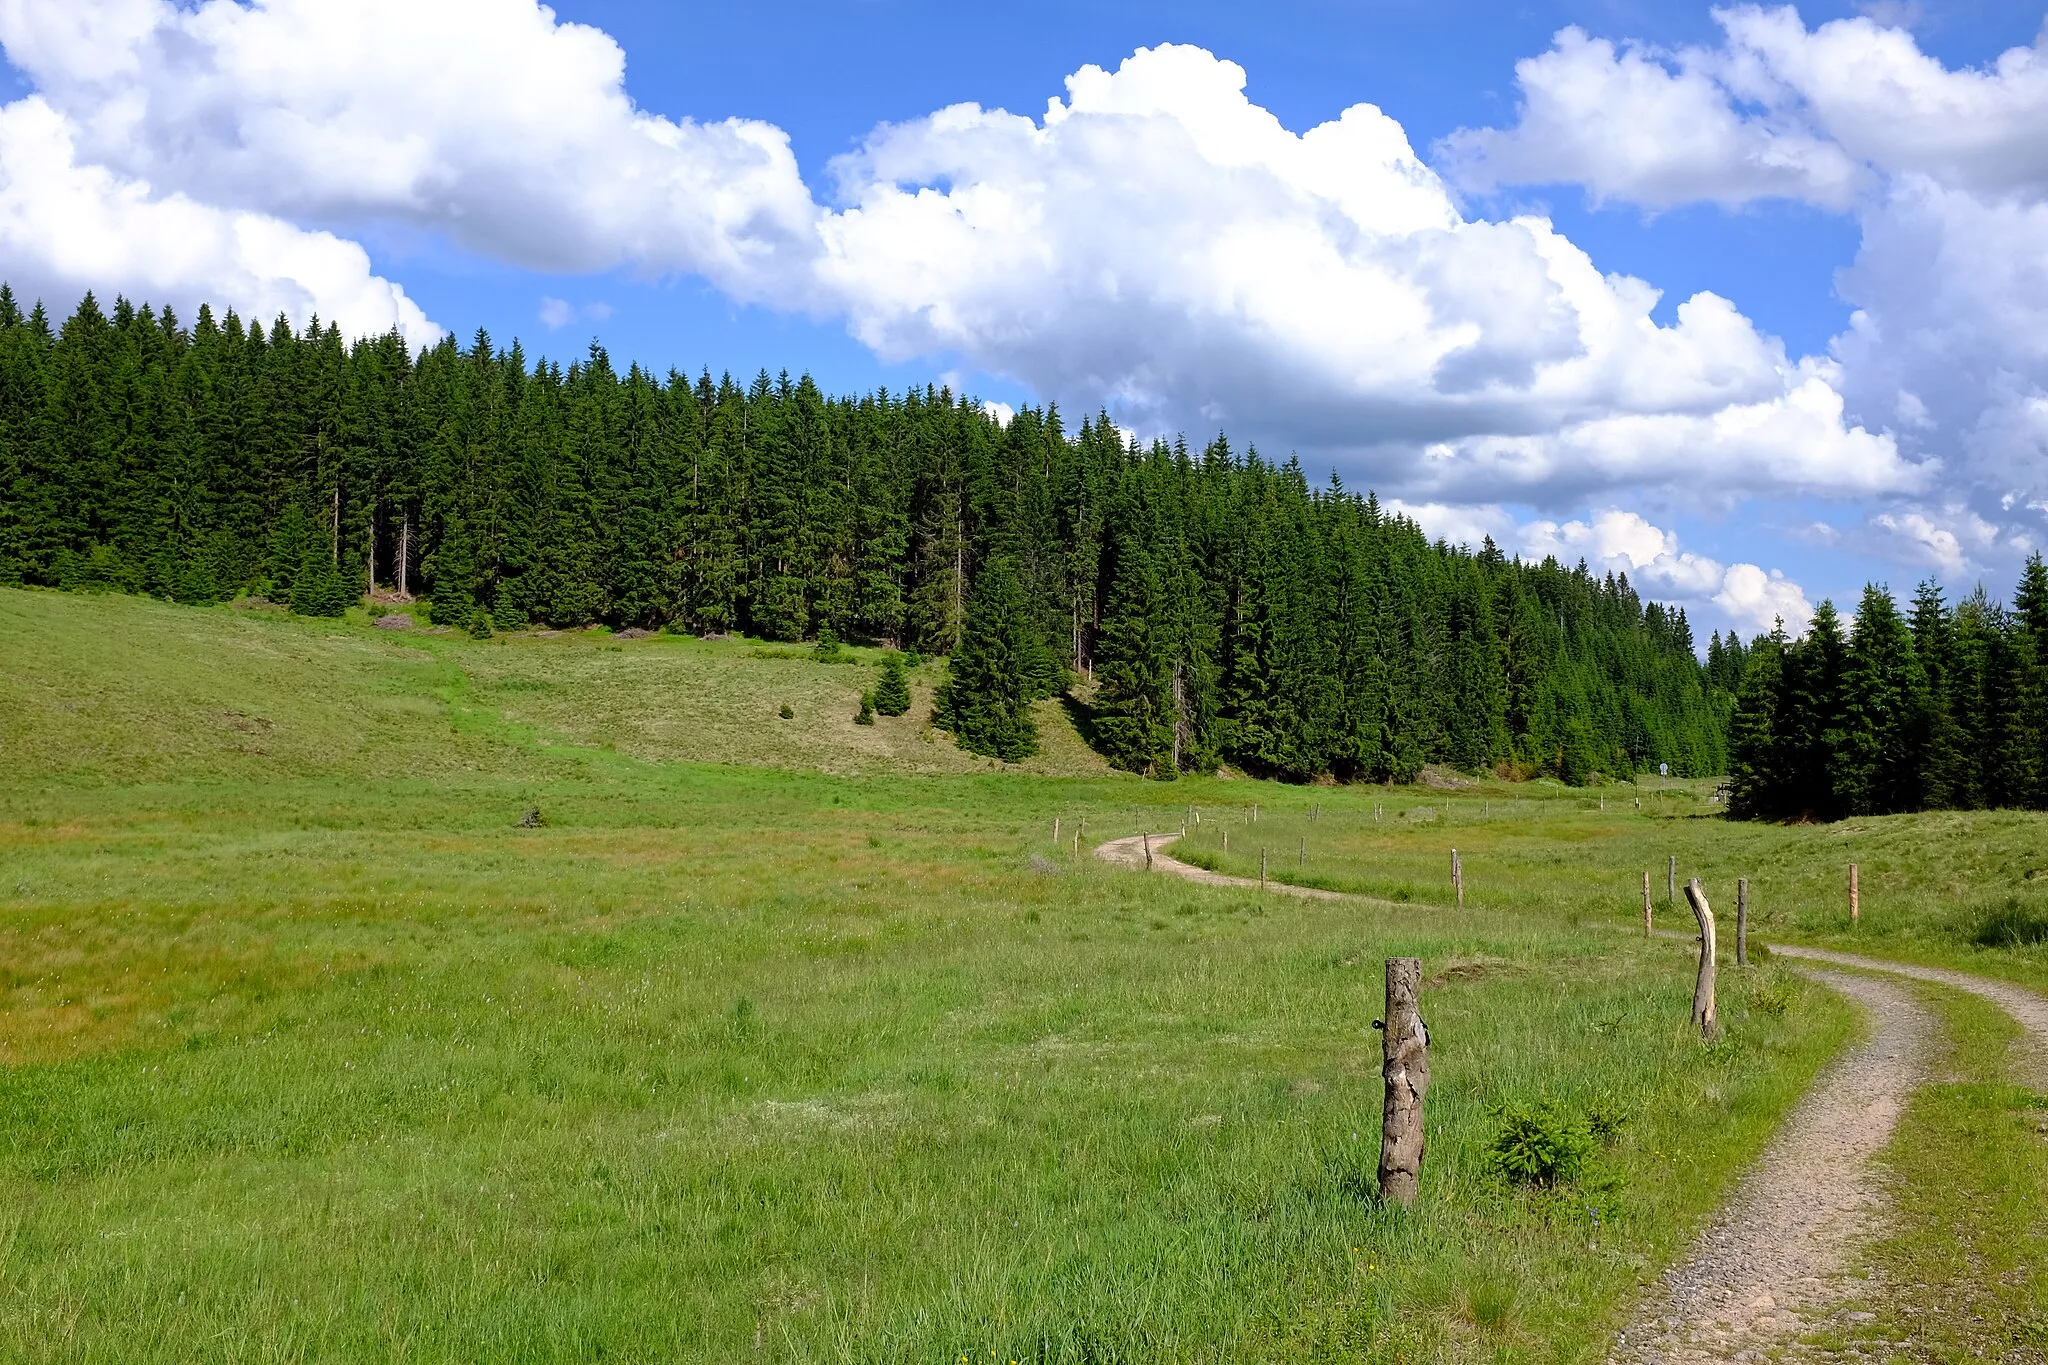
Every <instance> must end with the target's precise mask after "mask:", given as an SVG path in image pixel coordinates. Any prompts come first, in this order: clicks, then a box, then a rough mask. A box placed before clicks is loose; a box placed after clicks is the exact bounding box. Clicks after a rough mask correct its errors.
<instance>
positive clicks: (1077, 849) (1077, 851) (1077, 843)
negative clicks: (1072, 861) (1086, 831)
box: [1074, 830, 1081, 858]
mask: <svg viewBox="0 0 2048 1365" xmlns="http://www.w3.org/2000/svg"><path fill="white" fill-rule="evenodd" d="M1074 856H1075V857H1076V858H1078V857H1080V856H1081V831H1079V830H1075V831H1074Z"/></svg>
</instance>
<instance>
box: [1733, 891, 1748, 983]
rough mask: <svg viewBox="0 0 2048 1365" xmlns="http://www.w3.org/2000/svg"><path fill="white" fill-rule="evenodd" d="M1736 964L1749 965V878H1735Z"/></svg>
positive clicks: (1739, 965) (1740, 965)
mask: <svg viewBox="0 0 2048 1365" xmlns="http://www.w3.org/2000/svg"><path fill="white" fill-rule="evenodd" d="M1735 965H1736V966H1738V967H1747V966H1748V965H1749V878H1747V877H1738V878H1736V879H1735Z"/></svg>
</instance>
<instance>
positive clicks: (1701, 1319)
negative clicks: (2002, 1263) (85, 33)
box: [1609, 968, 1937, 1365]
mask: <svg viewBox="0 0 2048 1365" xmlns="http://www.w3.org/2000/svg"><path fill="white" fill-rule="evenodd" d="M1803 970H1805V971H1806V972H1807V974H1808V975H1811V976H1813V977H1814V978H1816V979H1818V980H1820V981H1823V982H1824V983H1825V984H1826V985H1827V986H1828V987H1829V988H1830V989H1832V990H1835V991H1839V992H1840V993H1841V994H1843V995H1845V996H1847V997H1848V998H1849V999H1851V1000H1853V1001H1855V1002H1856V1003H1857V1004H1858V1005H1860V1006H1861V1007H1862V1008H1863V1009H1864V1010H1865V1011H1866V1012H1867V1013H1868V1014H1869V1016H1870V1023H1871V1034H1870V1037H1869V1039H1868V1040H1867V1041H1866V1042H1864V1043H1862V1044H1859V1045H1858V1046H1856V1047H1854V1048H1852V1049H1850V1050H1849V1051H1848V1052H1847V1053H1845V1054H1843V1055H1842V1056H1841V1057H1839V1058H1837V1059H1836V1060H1835V1061H1834V1062H1833V1063H1832V1064H1831V1065H1830V1066H1829V1067H1828V1069H1827V1070H1826V1071H1824V1072H1823V1073H1821V1077H1820V1079H1819V1080H1818V1081H1816V1082H1815V1083H1814V1086H1813V1088H1812V1089H1811V1090H1809V1091H1808V1092H1807V1094H1806V1097H1805V1098H1804V1099H1802V1100H1801V1101H1800V1102H1799V1105H1798V1107H1797V1108H1796V1109H1794V1110H1793V1112H1792V1116H1791V1118H1790V1119H1788V1120H1787V1121H1786V1123H1785V1125H1784V1127H1782V1128H1781V1129H1780V1130H1779V1132H1778V1135H1777V1136H1776V1137H1775V1138H1773V1139H1772V1140H1771V1144H1770V1146H1769V1147H1768V1148H1766V1149H1765V1151H1764V1154H1763V1156H1762V1158H1761V1159H1759V1160H1758V1162H1757V1164H1756V1165H1755V1166H1754V1167H1752V1168H1751V1169H1750V1171H1749V1173H1748V1174H1747V1175H1745V1176H1744V1177H1743V1179H1742V1183H1741V1185H1740V1186H1739V1187H1738V1188H1737V1189H1736V1192H1735V1195H1734V1197H1733V1198H1731V1199H1730V1200H1729V1201H1728V1202H1727V1203H1726V1204H1725V1205H1723V1206H1722V1208H1721V1211H1720V1212H1719V1213H1717V1214H1716V1215H1715V1216H1714V1219H1713V1221H1712V1222H1711V1223H1710V1224H1709V1225H1708V1226H1707V1229H1706V1231H1705V1232H1703V1233H1701V1234H1700V1236H1699V1237H1698V1239H1696V1240H1695V1241H1694V1243H1693V1246H1692V1249H1691V1250H1690V1251H1689V1252H1687V1253H1686V1256H1685V1258H1684V1259H1683V1260H1681V1261H1680V1262H1679V1263H1678V1264H1677V1265H1675V1266H1673V1267H1672V1268H1671V1269H1670V1270H1668V1271H1666V1272H1665V1275H1664V1278H1663V1281H1662V1283H1661V1284H1659V1285H1658V1286H1657V1288H1656V1289H1654V1290H1652V1291H1651V1292H1650V1295H1649V1297H1648V1299H1647V1300H1646V1301H1645V1302H1644V1303H1643V1304H1642V1305H1641V1306H1640V1307H1639V1308H1638V1310H1637V1313H1636V1318H1635V1321H1634V1322H1633V1323H1632V1324H1631V1325H1630V1326H1629V1327H1628V1328H1626V1329H1625V1330H1624V1331H1623V1332H1622V1333H1621V1335H1620V1337H1619V1338H1618V1339H1617V1341H1616V1344H1615V1348H1614V1351H1613V1353H1612V1354H1611V1355H1610V1356H1609V1360H1610V1361H1611V1362H1614V1365H1667V1363H1668V1365H1692V1363H1693V1362H1703V1361H1723V1360H1748V1359H1763V1358H1764V1356H1765V1354H1767V1352H1768V1350H1769V1348H1770V1347H1771V1346H1772V1345H1773V1344H1774V1343H1778V1344H1783V1343H1786V1342H1789V1341H1790V1340H1791V1339H1793V1338H1796V1337H1797V1336H1798V1335H1799V1334H1800V1333H1801V1332H1802V1331H1804V1330H1806V1328H1807V1327H1808V1325H1809V1324H1810V1322H1811V1321H1812V1317H1813V1315H1814V1313H1815V1310H1819V1309H1823V1308H1825V1307H1826V1306H1827V1305H1828V1304H1830V1303H1832V1302H1835V1301H1837V1300H1839V1299H1841V1298H1842V1297H1845V1294H1844V1286H1842V1285H1841V1284H1840V1282H1839V1278H1838V1277H1839V1276H1840V1275H1841V1274H1842V1272H1843V1271H1844V1270H1845V1269H1846V1268H1847V1264H1848V1257H1849V1253H1850V1250H1851V1249H1852V1248H1853V1247H1854V1246H1855V1245H1856V1244H1857V1243H1858V1242H1861V1241H1864V1240H1866V1239H1867V1238H1869V1237H1870V1236H1871V1235H1872V1234H1874V1233H1875V1232H1876V1231H1877V1230H1878V1226H1879V1222H1880V1220H1881V1219H1882V1217H1883V1215H1884V1211H1885V1209H1886V1207H1887V1202H1888V1201H1887V1199H1886V1196H1885V1192H1884V1189H1883V1184H1882V1181H1881V1179H1880V1176H1879V1173H1878V1171H1877V1170H1876V1168H1875V1166H1874V1165H1873V1160H1872V1159H1873V1158H1874V1157H1875V1156H1876V1155H1877V1153H1878V1152H1879V1151H1881V1150H1883V1148H1884V1145H1885V1143H1886V1142H1887V1141H1888V1140H1889V1139H1890V1137H1891V1134H1892V1130H1893V1128H1894V1127H1896V1126H1897V1124H1898V1121H1899V1115H1900V1114H1901V1113H1903V1112H1904V1110H1905V1106H1906V1103H1907V1101H1908V1100H1909V1099H1911V1097H1912V1094H1913V1091H1914V1090H1916V1089H1918V1088H1919V1087H1920V1086H1921V1085H1922V1084H1923V1083H1924V1082H1925V1081H1926V1079H1927V1065H1928V1063H1927V1059H1928V1057H1929V1055H1930V1053H1931V1052H1932V1048H1933V1042H1934V1039H1935V1037H1936V1029H1937V1025H1936V1023H1935V1020H1934V1017H1933V1015H1932V1014H1930V1013H1929V1012H1928V1010H1927V1009H1926V1008H1925V1007H1924V1006H1923V1005H1921V1004H1920V1002H1919V1001H1918V1000H1917V999H1916V998H1915V997H1914V995H1913V993H1912V992H1911V991H1910V990H1909V989H1907V988H1906V987H1904V986H1901V985H1896V984H1894V983H1892V982H1889V981H1883V980H1878V979H1876V978H1872V977H1867V976H1849V975H1846V974H1844V973H1840V972H1826V971H1819V970H1815V969H1812V968H1806V969H1803Z"/></svg>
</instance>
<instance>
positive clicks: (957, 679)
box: [933, 559, 1038, 763]
mask: <svg viewBox="0 0 2048 1365" xmlns="http://www.w3.org/2000/svg"><path fill="white" fill-rule="evenodd" d="M1034 653H1035V650H1034V645H1033V641H1032V639H1031V621H1030V616H1029V613H1028V612H1027V611H1026V610H1025V605H1024V594H1023V592H1022V590H1021V589H1020V588H1019V586H1018V583H1017V575H1016V570H1015V569H1014V568H1013V567H1012V566H1011V564H1010V563H1009V561H1008V560H1001V559H999V560H996V561H995V562H994V563H992V564H990V565H988V566H987V567H986V568H984V569H983V570H982V572H981V576H980V578H979V579H977V580H976V582H975V584H974V592H973V594H972V596H971V597H970V599H969V601H968V606H967V619H966V622H965V623H964V627H963V629H962V630H961V634H960V644H959V647H958V648H957V649H955V650H954V652H953V655H952V657H951V658H950V659H949V661H948V668H947V676H946V681H945V682H944V683H942V684H941V685H940V687H939V694H938V697H937V705H936V707H935V708H934V716H933V718H934V720H935V721H936V722H937V723H938V724H939V725H941V726H943V727H944V728H946V729H948V730H950V731H952V732H953V738H954V739H955V741H957V742H958V743H959V745H960V747H961V748H963V749H965V750H967V751H968V752H969V753H975V754H985V755H988V756H989V757H991V758H1000V759H1002V760H1003V761H1004V762H1006V763H1016V762H1019V761H1021V760H1023V759H1025V758H1029V757H1030V756H1031V755H1032V754H1034V753H1036V752H1037V751H1038V726H1037V723H1036V722H1035V721H1034V720H1033V719H1032V716H1031V702H1032V700H1033V698H1032V696H1031V682H1030V679H1031V670H1032V664H1033V655H1034Z"/></svg>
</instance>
